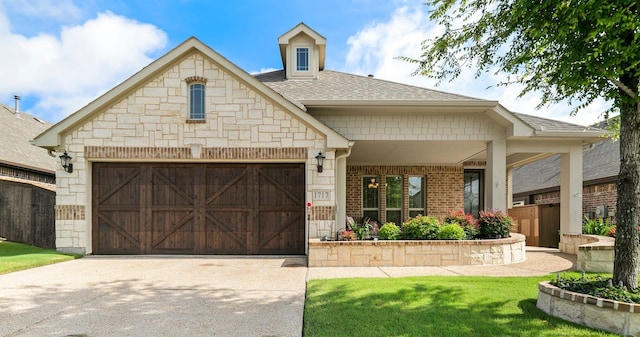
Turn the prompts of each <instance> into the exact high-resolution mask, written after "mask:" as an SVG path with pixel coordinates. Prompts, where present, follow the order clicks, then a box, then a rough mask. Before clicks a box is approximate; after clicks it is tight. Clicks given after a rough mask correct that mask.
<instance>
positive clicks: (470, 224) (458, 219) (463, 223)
mask: <svg viewBox="0 0 640 337" xmlns="http://www.w3.org/2000/svg"><path fill="white" fill-rule="evenodd" d="M443 222H444V223H447V224H453V223H456V224H458V225H460V227H462V229H463V230H464V233H465V239H466V240H473V239H475V238H476V237H477V236H478V220H476V218H474V217H473V215H471V214H469V213H465V212H464V210H462V209H459V210H457V211H449V215H447V216H446V217H444V219H443Z"/></svg>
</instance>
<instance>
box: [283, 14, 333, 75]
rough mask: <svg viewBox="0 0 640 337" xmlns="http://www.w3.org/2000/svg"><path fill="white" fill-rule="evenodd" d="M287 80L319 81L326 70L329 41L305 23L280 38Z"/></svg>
mask: <svg viewBox="0 0 640 337" xmlns="http://www.w3.org/2000/svg"><path fill="white" fill-rule="evenodd" d="M278 44H279V45H280V56H281V57H282V65H283V66H284V69H285V72H286V76H287V79H317V78H318V74H319V73H320V71H321V70H323V69H324V58H325V51H326V44H327V39H325V38H324V37H323V36H322V35H320V34H318V33H316V32H315V31H314V30H313V29H311V28H309V27H308V26H307V25H305V24H304V23H299V24H298V25H297V26H295V27H294V28H293V29H291V30H290V31H288V32H286V33H284V34H283V35H282V36H280V37H279V38H278Z"/></svg>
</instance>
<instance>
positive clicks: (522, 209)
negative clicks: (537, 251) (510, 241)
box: [509, 204, 560, 248]
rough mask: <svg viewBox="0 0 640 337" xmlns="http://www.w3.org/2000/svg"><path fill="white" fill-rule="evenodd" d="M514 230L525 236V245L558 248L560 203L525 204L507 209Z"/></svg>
mask: <svg viewBox="0 0 640 337" xmlns="http://www.w3.org/2000/svg"><path fill="white" fill-rule="evenodd" d="M509 215H510V216H511V217H513V219H514V220H515V222H516V229H515V230H516V232H518V233H522V234H524V235H525V236H526V237H527V246H539V247H553V248H558V243H559V242H560V235H559V234H558V231H559V230H560V204H544V205H526V206H518V207H513V208H511V209H509Z"/></svg>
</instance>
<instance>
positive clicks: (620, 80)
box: [403, 0, 640, 288]
mask: <svg viewBox="0 0 640 337" xmlns="http://www.w3.org/2000/svg"><path fill="white" fill-rule="evenodd" d="M426 5H427V6H430V8H432V9H433V10H432V11H431V13H430V18H431V19H432V20H433V21H434V22H436V23H437V24H438V25H440V26H441V27H442V28H443V29H444V32H443V33H442V35H440V36H436V37H434V38H432V39H428V40H425V41H423V42H422V52H423V53H422V55H421V56H420V57H419V58H418V59H412V58H407V57H403V59H405V60H407V61H409V62H414V63H416V65H417V70H416V74H421V75H425V76H429V77H432V78H436V79H439V80H440V81H442V80H445V79H450V80H453V79H454V78H456V77H457V76H458V75H460V73H461V72H462V71H463V70H464V68H468V67H475V68H476V69H477V72H476V76H478V75H480V74H482V73H484V72H488V71H495V72H497V73H502V74H508V75H509V76H507V80H506V81H504V82H503V83H500V85H509V84H510V83H521V84H523V85H524V89H523V92H522V93H521V94H520V95H521V96H522V95H524V94H526V93H528V92H533V91H536V92H540V93H542V100H541V103H540V105H539V107H540V106H544V105H547V104H549V103H557V102H561V101H565V100H568V101H569V102H570V103H573V104H575V106H576V108H575V109H574V110H573V111H571V114H572V115H573V114H575V113H576V112H577V111H578V110H580V109H581V108H583V107H585V106H587V105H589V104H590V103H592V102H593V101H594V100H596V99H598V98H604V99H606V100H608V101H610V102H612V103H613V104H612V106H613V107H612V109H611V110H609V111H606V112H605V117H609V114H612V115H613V114H617V113H619V114H620V118H619V119H618V120H619V125H618V126H619V131H618V132H619V137H620V140H619V144H620V173H619V175H618V182H617V187H618V204H617V208H618V211H617V217H618V218H617V223H618V227H617V228H618V230H617V232H616V244H615V262H614V281H615V282H616V283H619V282H622V283H623V284H624V285H625V286H627V287H628V288H636V287H637V286H638V270H637V264H638V230H637V227H638V216H639V205H640V181H639V175H640V100H639V98H638V96H639V93H638V84H639V81H640V17H639V15H638V4H637V0H555V1H548V0H427V3H426ZM614 127H615V126H614Z"/></svg>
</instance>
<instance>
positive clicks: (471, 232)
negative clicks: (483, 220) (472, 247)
mask: <svg viewBox="0 0 640 337" xmlns="http://www.w3.org/2000/svg"><path fill="white" fill-rule="evenodd" d="M462 230H464V239H465V240H473V239H475V238H477V237H478V227H476V226H472V225H467V226H464V227H463V228H462Z"/></svg>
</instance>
